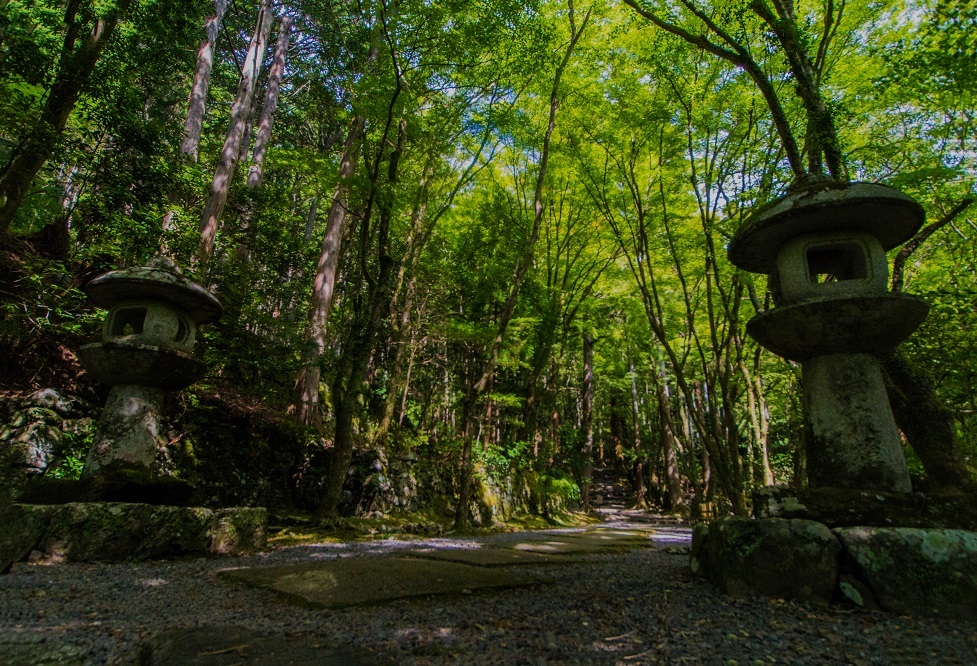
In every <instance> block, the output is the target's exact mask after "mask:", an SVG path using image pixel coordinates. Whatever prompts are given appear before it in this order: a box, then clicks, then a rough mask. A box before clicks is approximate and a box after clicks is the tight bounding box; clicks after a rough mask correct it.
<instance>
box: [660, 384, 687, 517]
mask: <svg viewBox="0 0 977 666" xmlns="http://www.w3.org/2000/svg"><path fill="white" fill-rule="evenodd" d="M656 390H657V394H658V395H657V398H658V416H659V419H660V420H661V424H662V428H661V429H662V453H663V455H664V458H665V483H666V486H667V490H668V508H669V510H670V511H677V510H678V509H679V508H680V507H681V506H682V504H683V494H682V475H681V472H680V471H679V468H678V455H677V454H676V451H675V449H676V442H675V426H674V423H673V421H672V406H671V397H670V396H669V391H668V384H667V379H666V377H665V368H664V367H662V369H661V370H660V371H659V373H658V381H657V382H656Z"/></svg>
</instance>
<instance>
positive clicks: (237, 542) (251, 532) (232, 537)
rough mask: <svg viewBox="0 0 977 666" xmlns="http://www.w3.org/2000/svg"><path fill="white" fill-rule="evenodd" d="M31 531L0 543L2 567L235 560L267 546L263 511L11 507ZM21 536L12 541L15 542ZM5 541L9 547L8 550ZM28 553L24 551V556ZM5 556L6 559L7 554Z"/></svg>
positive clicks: (80, 505)
mask: <svg viewBox="0 0 977 666" xmlns="http://www.w3.org/2000/svg"><path fill="white" fill-rule="evenodd" d="M15 508H16V509H17V510H18V511H19V512H20V513H21V514H22V515H23V516H24V520H25V521H27V523H26V524H27V525H28V526H29V527H30V529H27V528H25V529H23V530H20V531H18V530H16V529H15V530H8V531H7V533H5V534H4V536H3V540H2V541H0V544H3V545H0V553H2V554H3V562H4V563H6V560H7V559H10V560H11V561H10V563H6V564H5V567H7V568H9V566H10V564H11V563H12V562H15V561H18V560H19V559H22V558H23V557H25V556H26V555H27V554H28V553H29V552H30V551H31V550H33V549H37V550H40V551H41V552H42V553H44V555H45V556H47V557H48V558H50V559H53V560H59V559H63V560H68V561H73V562H113V561H120V560H128V559H131V558H134V559H158V558H165V557H176V556H182V555H207V554H216V555H238V554H244V553H252V552H255V551H256V550H260V549H262V548H264V546H265V526H266V523H267V511H266V510H265V509H263V508H249V507H235V508H228V509H218V510H216V511H212V510H210V509H206V508H203V507H179V506H157V505H150V504H132V503H122V502H74V503H69V504H62V505H32V504H24V505H15ZM21 532H23V533H24V536H23V537H21V538H20V539H19V540H17V541H15V540H14V536H15V535H17V534H20V533H21ZM8 541H9V545H7V544H8ZM25 549H26V550H25ZM8 551H9V553H10V554H9V555H8V554H7V553H8Z"/></svg>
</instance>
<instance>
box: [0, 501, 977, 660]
mask: <svg viewBox="0 0 977 666" xmlns="http://www.w3.org/2000/svg"><path fill="white" fill-rule="evenodd" d="M629 514H630V512H624V513H618V514H616V515H615V520H616V522H615V523H614V524H612V525H610V527H614V528H616V529H619V530H623V529H631V530H646V534H647V539H646V543H643V544H642V545H641V546H640V547H630V546H628V547H627V549H625V550H616V549H609V550H605V551H603V552H600V551H599V552H595V553H578V554H576V555H572V556H570V555H554V556H553V557H555V558H556V559H558V560H559V563H557V564H544V565H537V564H532V565H520V566H519V568H518V571H519V572H520V574H525V575H529V576H534V577H538V578H539V579H540V580H541V581H542V582H540V583H539V584H537V585H534V586H531V587H521V588H516V589H501V590H490V591H485V592H475V593H471V594H469V593H465V592H463V593H461V594H454V595H449V596H437V597H421V598H415V599H404V600H396V601H390V602H386V603H382V604H379V605H373V606H353V607H349V608H342V609H338V610H328V609H317V608H309V607H305V606H302V605H296V604H295V603H294V602H292V601H289V600H288V599H287V598H286V597H284V596H282V595H280V594H276V593H275V592H272V591H269V590H267V589H263V588H254V587H249V586H247V585H243V584H241V583H235V582H229V581H227V580H225V579H223V578H221V577H219V576H218V573H219V572H220V571H221V570H226V569H231V568H240V567H264V566H269V565H289V564H300V563H310V562H322V561H328V560H335V559H340V558H366V557H371V558H374V557H376V558H389V557H400V556H403V555H404V554H405V553H406V552H407V551H409V550H412V549H413V550H416V549H419V548H427V549H438V550H451V549H474V548H485V547H487V546H493V547H508V548H512V547H514V546H515V545H517V544H518V543H524V542H530V541H531V542H534V543H538V542H540V541H541V540H542V541H557V542H558V541H560V540H561V539H562V540H564V541H565V540H567V538H566V535H567V534H568V533H574V532H575V533H577V534H578V537H577V538H580V539H582V538H588V539H589V538H591V535H590V534H589V533H588V534H584V535H582V536H581V535H580V534H579V533H580V532H581V531H580V530H577V531H572V530H564V531H550V532H546V533H523V534H500V535H494V536H491V537H484V538H479V539H472V540H462V539H425V540H413V541H399V540H384V541H374V542H359V543H351V544H322V545H317V546H302V547H293V548H287V549H281V550H277V551H274V552H270V553H264V554H261V555H258V556H254V557H248V558H226V559H216V560H204V559H195V560H184V561H168V562H154V563H123V564H67V565H60V566H33V565H26V564H20V565H16V567H15V568H14V570H13V571H12V572H11V573H10V574H9V575H7V576H3V577H0V663H2V664H10V665H14V664H89V663H118V664H129V663H144V664H208V665H210V664H213V665H228V666H229V665H231V664H275V665H276V666H277V665H278V664H287V663H293V664H358V663H362V664H388V663H389V664H458V663H461V664H624V665H626V664H657V663H661V664H680V663H689V664H729V665H732V664H739V665H746V664H751V665H752V664H775V663H776V664H977V626H975V625H974V624H973V623H968V622H963V621H946V620H934V619H919V618H913V619H910V618H903V617H895V616H891V615H885V614H880V613H870V612H864V611H855V610H851V609H845V608H842V607H813V606H807V605H802V604H793V603H786V602H780V601H771V600H766V599H731V598H728V597H725V596H723V595H721V594H720V593H718V592H716V591H715V590H714V589H713V588H712V587H710V586H709V585H708V584H706V583H705V582H703V581H701V580H699V579H697V578H694V577H693V576H692V575H691V574H690V572H689V570H688V566H687V559H688V554H687V550H688V540H689V530H688V529H686V528H682V527H676V526H674V525H660V526H657V527H656V526H654V525H653V524H652V522H651V521H652V519H651V518H649V517H647V516H641V515H638V514H634V515H629ZM639 519H641V520H639ZM602 527H603V528H607V527H608V525H604V526H602ZM649 528H653V529H652V531H651V532H647V530H648V529H649ZM593 529H594V528H591V531H592V530H593Z"/></svg>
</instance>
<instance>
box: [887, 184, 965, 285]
mask: <svg viewBox="0 0 977 666" xmlns="http://www.w3.org/2000/svg"><path fill="white" fill-rule="evenodd" d="M974 201H977V199H975V198H974V197H972V196H968V197H966V198H964V199H963V201H961V202H960V203H958V204H957V205H956V206H954V207H953V209H952V210H951V211H950V212H949V213H947V214H946V215H944V216H943V217H942V218H940V219H939V220H937V221H936V222H934V223H932V224H929V225H927V226H925V227H923V228H922V229H920V230H919V231H918V232H917V233H916V235H915V236H913V237H912V239H911V240H910V241H909V242H908V243H906V244H905V245H903V246H902V248H901V249H900V250H899V253H898V254H896V258H895V259H894V260H893V261H892V286H891V287H890V289H891V291H894V292H900V291H902V287H903V282H904V278H905V272H906V261H907V260H908V259H909V257H910V256H911V255H912V253H913V252H915V251H916V250H918V249H919V246H920V245H922V244H923V243H925V242H926V240H927V239H928V238H929V237H930V236H932V235H933V234H934V233H936V232H937V231H939V230H940V229H942V228H943V227H945V226H946V225H948V224H950V223H951V222H953V220H954V219H955V218H956V217H957V215H959V214H960V213H962V212H963V211H965V210H967V209H968V208H969V207H970V205H971V204H973V203H974Z"/></svg>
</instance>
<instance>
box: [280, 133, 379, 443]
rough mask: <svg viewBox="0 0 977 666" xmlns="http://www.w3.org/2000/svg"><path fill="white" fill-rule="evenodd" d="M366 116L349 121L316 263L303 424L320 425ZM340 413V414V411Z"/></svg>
mask: <svg viewBox="0 0 977 666" xmlns="http://www.w3.org/2000/svg"><path fill="white" fill-rule="evenodd" d="M364 127H365V120H364V119H363V118H361V117H356V118H354V119H353V121H352V122H351V123H350V126H349V133H348V134H347V136H346V145H345V147H344V148H343V156H342V162H341V163H340V166H339V183H338V184H337V185H336V191H335V194H334V195H333V198H332V205H331V206H330V207H329V215H328V216H327V218H326V230H325V233H324V234H323V236H322V251H321V252H320V254H319V263H318V265H317V266H316V274H315V283H314V284H313V287H312V303H311V307H310V309H309V323H308V326H307V327H306V329H305V350H304V354H303V358H302V365H301V367H300V368H299V371H298V375H297V377H296V378H295V402H294V404H295V418H296V420H298V422H299V423H301V424H303V425H318V424H319V423H320V418H321V415H320V414H319V379H320V377H321V372H322V371H321V367H320V360H321V358H322V354H323V353H324V352H325V350H326V324H327V322H328V320H329V311H330V310H331V309H332V301H333V295H334V293H335V290H336V275H337V273H338V272H339V257H340V253H341V250H342V248H341V244H342V239H343V229H344V228H345V222H346V211H347V208H348V205H349V180H350V178H351V177H352V176H353V174H354V173H355V172H356V164H357V161H358V158H359V142H360V138H361V137H362V135H363V129H364ZM337 417H338V414H337Z"/></svg>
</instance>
